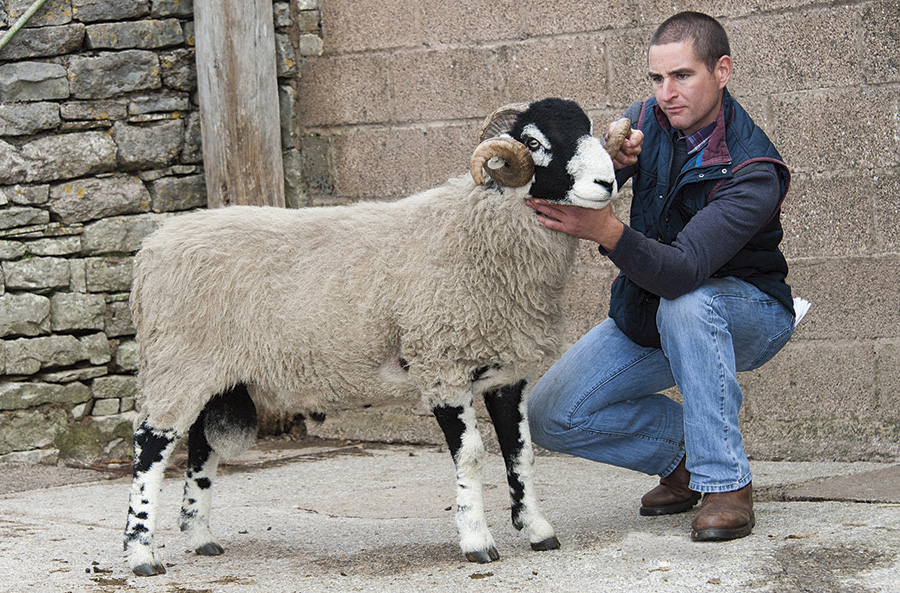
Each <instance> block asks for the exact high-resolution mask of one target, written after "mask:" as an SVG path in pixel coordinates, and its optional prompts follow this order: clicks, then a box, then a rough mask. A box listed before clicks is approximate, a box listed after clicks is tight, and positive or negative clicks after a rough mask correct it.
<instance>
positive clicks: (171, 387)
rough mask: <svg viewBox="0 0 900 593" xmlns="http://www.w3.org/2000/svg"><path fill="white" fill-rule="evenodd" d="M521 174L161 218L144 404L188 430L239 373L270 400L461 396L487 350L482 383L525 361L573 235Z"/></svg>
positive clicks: (283, 406)
mask: <svg viewBox="0 0 900 593" xmlns="http://www.w3.org/2000/svg"><path fill="white" fill-rule="evenodd" d="M529 186H530V184H529V185H527V186H525V187H522V188H506V187H504V188H500V187H497V186H496V185H493V184H491V185H490V186H489V187H484V186H480V185H476V184H475V183H474V182H473V180H472V178H471V177H470V176H469V175H466V176H464V177H460V178H457V179H453V180H450V181H449V182H448V183H447V184H445V185H443V186H441V187H438V188H435V189H432V190H428V191H425V192H422V193H420V194H416V195H414V196H411V197H408V198H406V199H403V200H399V201H397V202H391V203H360V204H356V205H352V206H339V207H329V208H305V209H300V210H287V209H280V208H266V207H250V206H231V207H226V208H222V209H217V210H207V211H201V212H196V213H191V214H187V215H184V216H180V217H177V218H174V219H172V220H170V221H168V222H166V223H165V224H164V225H163V226H162V227H161V228H160V229H159V230H158V231H157V232H155V233H154V234H153V235H152V236H150V237H149V238H148V239H147V240H146V241H145V243H144V245H143V248H142V249H141V251H140V253H139V254H138V256H137V259H136V261H135V265H134V286H133V291H132V295H131V309H132V316H133V318H134V323H135V326H136V328H137V339H138V342H139V352H140V368H139V375H138V376H139V381H140V403H141V408H142V417H147V416H148V415H149V421H150V424H151V425H152V426H155V427H172V428H174V429H175V430H177V431H178V433H180V434H185V433H186V432H187V430H188V428H189V427H190V425H191V424H192V423H193V422H194V420H195V419H196V418H197V416H198V415H199V414H200V411H201V410H202V409H203V407H204V406H205V404H206V403H207V402H208V401H209V400H210V399H211V398H212V397H213V396H214V395H215V394H217V393H219V392H221V391H224V390H226V389H228V388H229V387H231V386H233V385H235V384H236V383H238V382H243V383H246V384H247V385H249V386H250V387H251V388H252V389H253V393H254V398H255V399H257V405H261V406H262V407H264V408H269V409H276V410H290V411H297V412H310V411H317V412H327V411H328V410H333V409H335V408H347V407H352V406H362V405H365V404H375V403H378V402H381V401H384V399H385V398H390V397H406V396H411V395H413V394H416V393H418V394H420V395H421V397H422V399H423V401H424V404H425V406H426V407H427V408H428V409H431V408H433V407H435V406H438V405H445V406H458V405H462V404H463V403H465V402H466V401H468V399H469V398H471V397H472V385H471V380H472V376H473V372H474V371H475V370H476V369H478V368H481V367H485V366H492V365H500V366H501V369H500V370H499V371H496V372H494V373H493V374H492V375H491V377H489V378H486V379H485V380H483V381H480V382H478V383H476V386H475V387H476V389H477V391H479V392H480V391H485V390H486V389H488V388H490V387H496V386H499V385H507V384H512V383H515V382H517V381H518V380H521V379H527V378H530V377H531V376H532V375H533V374H534V373H535V372H536V371H537V370H538V368H539V367H540V365H541V364H542V363H544V362H545V361H548V360H551V359H552V358H554V357H555V356H557V355H558V353H559V350H560V348H561V341H562V326H563V315H562V304H563V289H564V286H565V284H566V281H567V280H568V277H569V275H570V271H571V266H572V262H573V259H574V254H575V247H576V245H577V240H576V239H573V238H571V237H569V236H568V235H564V234H562V233H558V232H554V231H550V230H548V229H547V228H545V227H544V226H543V225H541V224H540V223H539V222H538V221H537V220H536V218H535V214H534V212H533V211H532V210H531V209H530V208H528V207H527V206H526V205H525V197H526V196H527V193H528V189H529ZM400 358H402V359H403V360H404V361H406V363H408V371H406V370H404V368H403V367H402V366H401V363H400Z"/></svg>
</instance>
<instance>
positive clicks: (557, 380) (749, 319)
mask: <svg viewBox="0 0 900 593" xmlns="http://www.w3.org/2000/svg"><path fill="white" fill-rule="evenodd" d="M656 323H657V326H658V327H659V331H660V336H661V343H662V349H659V348H645V347H643V346H639V345H637V344H635V343H634V342H632V341H631V340H630V339H629V338H628V337H626V336H625V334H623V333H622V332H621V331H620V330H619V329H618V328H617V327H616V324H615V323H614V322H613V320H612V319H606V320H605V321H604V322H602V323H601V324H600V325H598V326H596V327H594V328H593V329H592V330H591V331H590V332H588V333H587V334H586V335H585V336H584V337H583V338H581V340H579V341H578V342H577V343H576V344H575V345H574V346H572V348H571V349H570V350H568V351H567V352H566V353H565V354H564V355H563V356H562V358H560V359H559V361H557V362H556V364H554V365H553V367H551V368H550V370H548V371H547V372H546V373H545V374H544V376H543V377H542V378H541V380H540V381H539V382H538V383H537V384H536V385H535V386H534V389H533V390H532V391H531V394H530V396H529V401H528V412H529V419H530V427H531V435H532V438H533V440H534V442H535V443H537V444H538V445H540V446H542V447H544V448H545V449H550V450H552V451H560V452H564V453H569V454H571V455H576V456H578V457H584V458H587V459H592V460H594V461H600V462H602V463H609V464H612V465H616V466H619V467H625V468H629V469H633V470H636V471H640V472H644V473H646V474H649V475H654V474H656V475H660V476H667V475H668V474H670V473H671V472H672V471H674V469H675V468H676V466H677V465H678V464H679V462H680V461H681V459H682V458H683V457H684V458H685V461H686V466H687V469H688V471H690V472H691V483H690V487H691V489H692V490H695V491H697V492H729V491H732V490H737V489H739V488H743V487H744V486H746V485H747V484H749V483H750V481H751V479H752V476H751V473H750V464H749V462H748V461H747V456H746V455H745V454H744V447H743V440H742V438H741V433H740V430H739V428H738V411H739V410H740V407H741V403H742V394H741V388H740V386H739V385H738V381H737V372H738V371H748V370H752V369H755V368H757V367H759V366H760V365H762V364H763V363H765V362H766V361H768V360H769V359H771V358H772V357H773V356H774V355H775V353H777V352H778V351H779V350H780V349H781V348H782V346H784V345H785V343H787V341H788V340H789V339H790V337H791V335H792V334H793V330H794V318H793V315H791V312H790V311H789V310H788V309H787V308H785V307H784V305H782V304H781V303H780V302H779V301H777V300H775V299H774V298H772V297H771V296H769V295H768V294H766V293H764V292H762V291H760V290H759V289H758V288H756V287H755V286H753V285H752V284H749V283H747V282H744V281H742V280H739V279H737V278H730V277H729V278H716V279H710V280H708V281H707V282H706V283H705V284H704V285H703V286H701V287H700V288H698V289H697V290H695V291H693V292H691V293H688V294H686V295H684V296H681V297H679V298H677V299H674V300H671V301H670V300H666V299H662V300H661V302H660V305H659V312H658V314H657V317H656ZM675 385H677V386H678V389H679V390H680V391H681V394H682V399H683V401H684V404H683V405H682V404H679V403H678V402H676V401H674V400H672V399H670V398H668V397H666V396H665V395H662V394H661V393H659V392H661V391H663V390H665V389H668V388H670V387H673V386H675Z"/></svg>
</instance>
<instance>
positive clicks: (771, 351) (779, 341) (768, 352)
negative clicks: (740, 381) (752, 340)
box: [741, 319, 794, 371]
mask: <svg viewBox="0 0 900 593" xmlns="http://www.w3.org/2000/svg"><path fill="white" fill-rule="evenodd" d="M792 335H794V323H793V319H791V323H790V324H789V325H788V326H787V327H786V328H785V329H784V330H782V331H781V332H780V333H778V334H776V335H775V336H772V338H770V339H769V341H768V343H767V344H766V346H765V348H763V349H762V351H761V352H760V353H759V355H758V356H757V357H756V358H755V359H754V360H753V362H751V363H750V366H749V367H748V368H746V369H741V370H747V371H752V370H753V369H758V368H759V367H761V366H762V365H764V364H765V363H767V362H769V361H770V360H771V359H772V357H774V356H775V355H776V354H778V352H779V351H780V350H781V349H782V348H784V345H785V344H787V343H788V340H790V339H791V336H792Z"/></svg>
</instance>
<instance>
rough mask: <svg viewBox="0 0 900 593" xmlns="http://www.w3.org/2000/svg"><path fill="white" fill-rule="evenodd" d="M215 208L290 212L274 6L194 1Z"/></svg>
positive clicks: (253, 1)
mask: <svg viewBox="0 0 900 593" xmlns="http://www.w3.org/2000/svg"><path fill="white" fill-rule="evenodd" d="M194 30H195V36H196V43H197V46H196V52H197V87H198V92H199V97H200V123H201V127H202V138H203V166H204V169H205V171H206V187H207V195H208V203H209V207H210V208H215V207H218V206H224V205H228V204H249V205H257V206H262V205H269V206H281V207H283V206H284V168H283V164H282V161H281V123H280V114H279V106H278V82H277V76H278V75H277V72H276V69H275V59H276V58H275V25H274V23H273V14H272V0H194Z"/></svg>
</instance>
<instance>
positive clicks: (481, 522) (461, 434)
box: [433, 402, 500, 563]
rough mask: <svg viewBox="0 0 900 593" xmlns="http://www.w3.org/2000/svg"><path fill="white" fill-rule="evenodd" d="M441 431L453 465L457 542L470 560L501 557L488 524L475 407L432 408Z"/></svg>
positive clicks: (482, 452) (491, 559) (478, 560)
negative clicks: (483, 494) (454, 472)
mask: <svg viewBox="0 0 900 593" xmlns="http://www.w3.org/2000/svg"><path fill="white" fill-rule="evenodd" d="M433 411H434V415H435V417H436V418H437V421H438V424H440V426H441V430H443V431H444V436H445V437H446V439H447V445H448V446H449V447H450V454H451V455H452V456H453V462H454V463H455V464H456V528H457V530H458V531H459V545H460V547H461V548H462V551H463V553H464V554H465V555H466V559H467V560H468V561H469V562H480V563H485V562H492V561H494V560H497V559H498V558H500V554H499V553H497V548H495V547H494V538H493V536H491V532H490V530H488V527H487V520H486V519H485V516H484V499H483V497H482V485H481V479H482V467H483V465H484V443H483V442H482V441H481V433H479V432H478V426H477V425H476V422H475V409H474V408H473V407H472V403H471V402H469V403H467V404H465V405H463V406H439V407H436V408H434V410H433Z"/></svg>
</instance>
